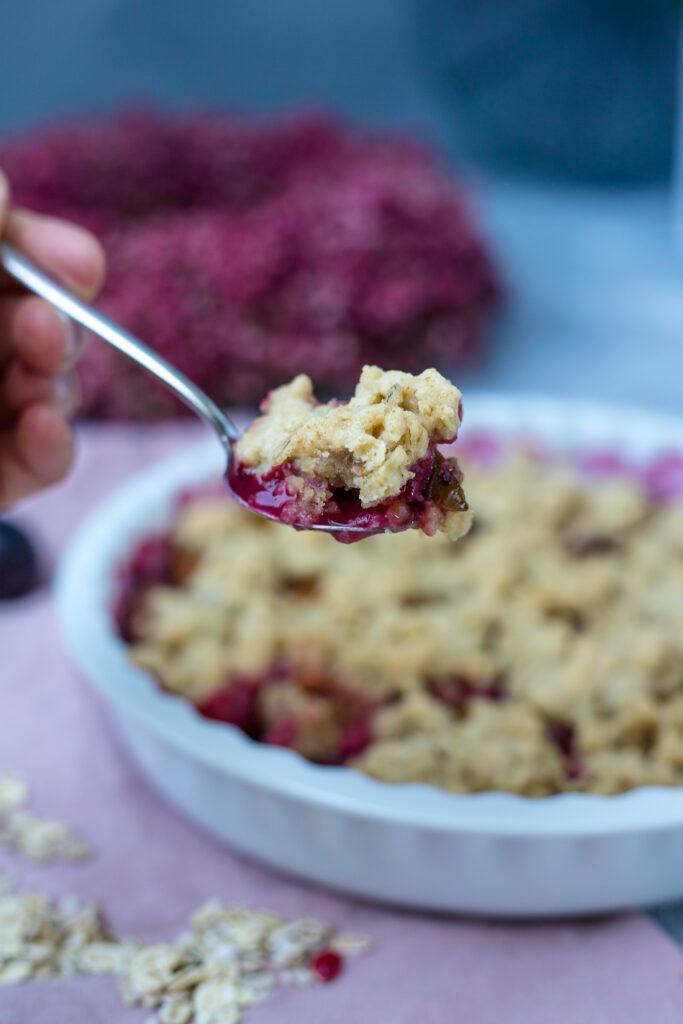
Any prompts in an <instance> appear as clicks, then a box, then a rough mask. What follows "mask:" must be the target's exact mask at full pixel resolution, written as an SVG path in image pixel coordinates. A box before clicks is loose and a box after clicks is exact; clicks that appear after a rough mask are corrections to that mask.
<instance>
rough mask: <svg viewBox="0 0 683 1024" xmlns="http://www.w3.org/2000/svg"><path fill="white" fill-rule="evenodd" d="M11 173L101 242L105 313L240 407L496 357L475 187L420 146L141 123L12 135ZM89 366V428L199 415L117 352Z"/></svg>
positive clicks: (27, 200)
mask: <svg viewBox="0 0 683 1024" xmlns="http://www.w3.org/2000/svg"><path fill="white" fill-rule="evenodd" d="M0 162H1V163H2V164H3V166H4V167H5V169H6V170H7V172H8V174H9V176H10V178H11V179H12V181H13V185H14V192H15V198H16V200H17V202H20V203H22V204H24V205H26V206H29V207H31V208H34V209H37V210H42V211H44V212H47V213H55V214H60V215H64V216H67V217H71V218H73V219H74V220H76V221H77V222H80V223H82V224H84V225H86V226H88V227H89V228H91V229H92V230H94V231H95V232H96V233H97V234H98V235H100V237H101V238H102V239H103V241H104V243H105V247H106V249H107V252H108V257H109V276H108V280H107V284H106V287H105V291H104V294H103V297H102V306H103V308H104V309H105V310H106V311H107V312H109V313H110V314H111V315H112V316H114V317H115V318H117V319H119V320H120V321H121V322H122V323H123V324H124V325H126V326H127V327H129V328H130V329H131V330H133V331H134V332H136V333H138V334H139V335H140V336H141V337H143V338H144V339H146V340H148V341H149V342H150V343H151V344H153V345H154V346H155V347H156V348H157V349H158V350H159V351H160V352H162V353H163V355H165V356H166V357H167V358H169V359H170V360H171V361H172V362H174V363H175V364H177V365H178V366H179V367H180V368H181V369H182V370H184V371H185V372H186V373H188V374H189V375H190V376H191V377H192V378H193V379H194V380H195V381H196V382H197V383H198V384H199V385H200V386H202V387H204V388H206V389H207V390H209V391H210V392H211V393H212V395H213V396H214V397H215V398H216V399H217V400H218V401H219V402H221V403H223V404H230V403H237V404H249V403H255V402H256V401H258V400H259V399H260V398H261V397H262V396H263V394H264V393H265V392H266V391H267V390H268V389H269V388H271V387H274V386H277V385H279V384H282V383H283V382H284V381H285V380H288V379H290V378H291V377H292V376H294V375H295V374H296V373H298V372H300V371H302V370H305V371H306V372H307V373H309V374H310V376H311V377H312V378H313V380H314V383H315V385H316V387H317V389H318V390H319V392H321V393H323V394H324V393H340V392H344V391H348V390H349V389H350V388H351V386H352V384H353V382H354V380H355V378H356V377H357V376H358V373H359V371H360V368H361V366H362V364H363V363H364V362H370V363H378V364H379V365H385V366H389V367H400V368H401V369H404V370H408V371H413V372H417V371H419V370H421V369H422V368H423V367H424V366H429V365H435V366H437V367H444V368H446V369H449V368H451V367H456V366H457V367H461V366H463V365H467V364H470V363H472V362H473V361H474V360H476V358H477V354H478V350H479V346H480V328H481V325H482V321H483V319H484V318H485V317H486V315H487V314H488V313H489V311H490V310H491V308H492V306H493V304H494V303H495V301H496V298H497V293H498V289H497V285H496V281H495V275H494V273H493V270H492V267H491V263H490V260H489V257H488V255H487V253H486V250H485V248H484V246H483V244H482V241H481V239H480V237H479V234H478V232H477V230H476V228H475V226H474V224H473V221H472V218H471V215H470V213H469V211H468V208H467V206H466V204H465V202H464V201H463V197H462V195H461V192H460V190H459V188H458V187H457V186H455V185H454V184H453V182H452V181H451V180H450V179H449V178H448V177H447V176H446V175H445V174H444V173H443V172H442V171H441V170H440V169H439V168H438V166H437V165H436V163H435V161H434V160H433V158H432V157H431V156H430V155H429V154H428V153H427V152H425V150H424V149H423V148H421V147H419V146H417V145H416V144H415V143H413V142H412V141H410V140H406V139H402V138H373V137H371V136H368V135H364V134H362V133H360V132H354V131H351V130H349V129H345V128H342V127H340V126H339V125H338V124H336V123H334V122H333V121H330V120H328V119H325V118H319V119H314V118H299V119H294V120H289V121H277V122H272V123H269V122H259V123H256V122H253V121H246V120H240V119H238V118H236V117H233V116H219V115H215V114H212V115H209V114H206V115H197V114H195V115H191V116H185V117H181V118H175V119H174V118H169V117H165V116H160V115H155V114H152V113H131V114H127V115H123V116H119V117H117V118H114V119H112V120H110V121H108V122H106V121H105V122H102V121H98V122H97V123H85V122H83V123H75V124H67V125H64V126H62V127H60V128H57V129H53V130H48V131H45V132H43V133H37V134H33V135H31V136H29V137H27V138H25V139H20V140H15V141H7V142H6V143H5V144H4V145H3V146H0ZM113 367H115V369H116V374H115V375H113V374H112V368H113ZM82 373H83V384H84V405H83V410H84V413H85V415H87V416H91V417H108V416H113V417H145V418H155V417H162V416H168V415H175V414H178V413H180V412H182V411H183V410H182V408H181V407H180V406H177V405H176V404H175V402H174V400H173V399H172V398H171V397H169V395H168V394H167V392H166V391H164V390H161V389H156V388H155V387H154V386H153V385H152V384H150V381H149V379H148V378H147V377H145V376H144V375H142V374H140V372H139V371H138V370H137V369H135V368H134V367H132V365H130V364H128V363H127V362H126V361H125V360H124V359H123V358H122V357H120V356H119V355H118V354H117V353H115V352H114V351H113V350H110V349H109V348H108V347H107V346H105V345H93V346H91V348H90V351H89V352H88V354H87V356H86V358H85V360H84V362H83V367H82ZM113 385H115V386H113Z"/></svg>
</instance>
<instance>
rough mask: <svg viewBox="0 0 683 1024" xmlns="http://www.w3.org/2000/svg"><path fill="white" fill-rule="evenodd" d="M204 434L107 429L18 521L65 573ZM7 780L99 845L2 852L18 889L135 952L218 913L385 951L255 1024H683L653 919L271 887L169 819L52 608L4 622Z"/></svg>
mask: <svg viewBox="0 0 683 1024" xmlns="http://www.w3.org/2000/svg"><path fill="white" fill-rule="evenodd" d="M197 436H200V435H198V433H197V432H196V431H195V430H193V429H191V428H189V427H188V426H187V425H185V424H180V425H175V426H173V427H171V428H157V429H151V428H147V429H144V428H98V429H94V430H90V431H89V432H88V433H87V435H86V436H85V437H84V438H82V443H81V453H80V457H79V462H78V466H77V470H76V473H75V474H74V475H73V476H72V478H71V479H70V481H69V483H68V484H67V485H64V486H62V487H60V488H58V489H57V490H55V491H53V492H51V493H49V494H46V495H44V496H42V497H41V498H39V499H36V500H34V501H33V502H32V503H30V504H29V505H27V506H25V508H24V509H22V510H21V512H22V514H21V517H20V518H21V519H22V520H23V521H24V522H25V523H31V524H33V526H34V527H35V531H36V533H37V534H38V535H39V537H40V539H41V541H42V543H43V546H44V549H45V551H46V553H49V554H51V555H52V556H53V557H54V556H56V555H57V554H58V552H59V550H60V548H61V546H62V545H63V543H64V540H65V538H66V537H67V536H68V535H69V534H70V532H71V531H72V530H73V529H74V528H75V527H76V526H77V524H78V522H79V520H80V519H81V517H82V516H83V515H84V514H85V512H86V511H87V510H88V508H89V507H90V506H91V505H92V504H93V502H94V501H95V500H99V499H100V498H101V497H103V496H104V495H105V494H106V493H108V492H109V491H111V490H112V488H114V487H115V486H116V484H117V483H118V482H119V481H120V480H121V479H123V478H124V477H126V476H127V475H128V474H129V473H130V472H131V471H133V470H135V469H137V468H138V467H140V466H142V465H143V464H144V463H145V462H146V461H148V460H150V459H151V458H153V457H156V456H157V455H159V454H160V453H162V452H166V451H169V450H172V449H173V447H174V446H176V445H178V444H180V443H183V442H184V441H186V440H188V439H189V438H190V437H192V438H195V437H197ZM0 687H1V689H2V704H1V708H2V711H1V712H0V716H1V717H0V767H2V766H11V767H15V768H20V769H22V770H24V771H26V773H27V774H28V776H29V777H30V779H31V782H32V784H33V787H34V801H33V806H34V808H35V810H36V811H38V812H42V813H45V814H49V815H54V816H58V817H62V818H64V819H65V820H67V821H69V822H70V823H72V824H73V825H75V826H77V827H78V828H79V829H80V830H81V831H82V832H83V833H84V834H85V835H86V836H87V837H88V838H89V839H90V840H91V842H92V843H93V844H94V846H95V848H96V850H97V855H96V857H95V858H94V859H93V860H92V861H90V862H87V863H83V864H78V865H73V864H72V865H44V866H38V865H27V864H26V863H24V862H21V861H19V860H18V859H16V858H14V857H12V856H11V855H10V854H8V853H7V852H2V851H0V866H5V867H9V868H10V870H12V871H13V873H14V874H15V876H16V877H17V879H18V881H19V882H20V884H21V887H26V886H34V887H37V888H40V889H42V890H44V891H47V892H49V893H52V894H55V895H57V894H61V893H64V892H67V891H68V892H76V893H78V894H79V895H81V896H82V897H84V898H89V899H97V900H99V901H100V902H101V903H102V905H103V906H104V908H105V911H106V913H107V917H108V919H109V920H110V922H111V924H112V926H113V927H114V929H115V930H116V931H117V932H118V933H119V934H121V935H130V936H139V937H143V938H151V939H160V940H163V939H166V938H169V939H170V938H171V937H172V936H173V935H175V934H176V933H177V932H178V931H180V930H181V929H182V928H183V926H184V923H185V921H186V918H187V915H188V914H189V913H190V912H191V911H192V910H193V908H195V907H196V906H197V905H198V904H199V903H201V902H202V901H203V900H205V899H207V898H210V897H218V898H220V899H223V900H225V901H228V902H233V901H234V902H245V903H248V904H250V905H253V906H261V907H267V908H271V909H274V910H276V911H278V912H281V913H282V914H284V915H299V914H313V915H319V916H321V917H324V918H325V919H327V920H330V921H332V922H334V923H335V924H336V925H337V926H338V927H340V928H343V929H347V930H353V931H361V932H364V933H367V934H369V935H370V936H372V937H373V939H374V940H375V942H376V947H375V949H374V951H373V952H372V953H371V954H370V955H368V956H365V957H362V958H358V959H354V960H352V961H350V962H349V965H348V969H347V970H346V971H345V973H344V974H343V975H342V976H341V977H340V978H339V980H338V981H336V982H334V983H332V984H330V985H321V986H318V987H316V988H314V989H312V990H311V989H289V990H283V991H282V992H280V993H278V994H277V996H276V997H275V998H274V999H273V1000H272V1001H271V1002H269V1003H268V1004H266V1005H264V1006H261V1007H257V1008H254V1009H253V1010H251V1011H249V1012H248V1013H247V1014H245V1021H246V1022H247V1024H249V1022H252V1024H295V1022H296V1024H383V1022H385V1021H386V1022H387V1024H388V1022H391V1024H451V1022H452V1024H456V1022H457V1024H460V1022H462V1024H615V1022H617V1021H618V1022H619V1024H645V1022H648V1024H649V1022H651V1021H653V1022H654V1021H656V1022H657V1024H674V1022H676V1024H680V1021H681V1020H683V980H682V978H681V969H682V968H683V958H682V956H681V953H680V952H679V950H678V948H677V947H676V946H675V945H674V944H673V943H672V942H671V941H670V940H669V939H667V938H666V937H665V935H664V934H663V933H661V932H660V931H659V930H658V929H657V928H656V926H655V925H653V924H652V923H650V922H649V921H648V920H647V919H645V918H643V917H640V916H635V915H632V916H621V917H614V918H610V919H603V920H600V921H594V922H585V923H577V924H554V925H536V924H526V925H514V924H500V925H499V924H490V923H488V924H487V923H477V922H472V921H464V920H457V919H452V918H451V919H445V918H441V919H439V918H436V917H429V916H423V915H419V914H409V913H402V912H396V911H391V910H388V909H385V908H381V907H374V906H369V905H367V904H364V903H362V902H360V901H353V900H349V899H345V898H340V897H337V896H335V895H334V894H331V893H325V892H322V891H320V890H316V889H313V888H309V887H307V886H306V885H304V884H302V883H300V882H294V881H291V880H290V879H287V878H284V877H282V876H279V875H277V874H276V873H273V872H272V871H269V870H265V869H263V868H261V867H259V866H258V865H255V864H253V863H250V862H248V861H246V860H244V859H243V858H241V857H238V856H236V855H234V854H232V853H231V852H230V851H228V850H227V849H225V848H223V847H221V846H219V845H218V844H217V843H216V842H214V841H213V840H212V839H210V838H208V837H207V836H205V835H204V834H202V833H201V832H199V831H197V830H196V828H195V827H193V826H191V825H190V824H188V823H186V822H185V821H184V820H183V819H181V818H180V817H179V816H178V815H177V814H176V813H174V812H173V811H171V810H170V809H169V808H167V807H166V806H165V805H164V804H163V803H162V802H161V801H160V800H159V799H158V798H157V797H156V796H155V795H154V794H153V793H152V792H150V790H149V789H148V788H147V787H146V786H145V784H144V783H143V782H142V781H141V780H140V778H139V777H138V776H137V774H136V773H135V771H134V770H133V769H132V768H131V767H130V766H129V764H128V762H127V760H126V757H125V755H124V753H123V752H122V750H121V749H120V747H119V745H118V743H117V740H116V737H115V735H114V734H113V732H112V730H111V729H110V727H109V723H108V720H107V715H106V711H105V710H104V709H103V708H101V707H100V706H99V704H97V702H96V700H95V698H94V697H92V696H91V695H90V693H89V692H88V690H87V689H86V687H85V686H84V685H83V684H82V682H81V681H79V679H78V676H77V673H76V671H75V670H74V668H73V667H72V666H71V664H70V662H69V658H68V656H67V654H66V653H65V651H64V648H63V646H62V644H61V642H60V638H59V633H58V629H57V625H56V622H55V615H54V609H53V606H52V602H51V600H50V597H49V594H48V593H47V592H42V593H41V594H38V595H36V596H34V597H32V598H30V599H28V600H26V601H24V602H19V603H17V604H15V605H10V606H8V607H6V608H2V606H0ZM147 1017H148V1014H147V1013H146V1012H145V1011H141V1010H131V1009H126V1008H124V1007H123V1006H122V1004H121V1003H120V1001H119V999H118V996H117V995H116V992H115V988H114V984H113V982H112V981H111V980H110V979H107V978H102V979H100V978H76V979H74V980H72V981H69V982H59V983H47V982H40V983H38V982H35V983H30V984H28V985H25V986H21V987H16V988H0V1024H24V1022H26V1024H105V1022H106V1024H127V1022H130V1024H135V1022H143V1021H145V1020H146V1019H147Z"/></svg>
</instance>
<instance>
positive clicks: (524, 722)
mask: <svg viewBox="0 0 683 1024" xmlns="http://www.w3.org/2000/svg"><path fill="white" fill-rule="evenodd" d="M378 372H379V371H378ZM373 374H374V371H373ZM373 379H376V378H375V377H374V376H373ZM418 379H419V378H418ZM295 383H296V382H295ZM293 386H294V385H290V388H291V387H293ZM372 386H373V385H372V383H371V382H370V383H368V384H367V387H368V388H369V389H370V390H369V392H368V393H371V392H372ZM297 387H300V388H301V389H302V392H303V394H304V395H306V394H308V393H309V388H308V386H307V385H305V382H304V384H299V385H297ZM302 401H304V403H306V402H307V400H306V398H305V397H304V398H303V399H302ZM370 408H371V406H370ZM324 420H325V415H323V416H322V417H321V422H324ZM313 422H315V420H314V421H313ZM263 429H264V430H265V429H266V428H265V427H264V428H263ZM439 429H440V428H439ZM264 450H265V449H264ZM287 457H289V456H287ZM411 457H412V456H411ZM466 469H467V481H468V496H469V498H470V503H471V506H472V508H473V509H474V513H475V529H474V530H473V531H472V532H471V533H470V535H469V536H468V537H467V538H466V539H465V540H463V541H461V542H460V543H459V544H456V545H453V544H450V543H449V542H448V541H447V539H446V538H445V537H444V536H438V537H436V538H434V539H431V540H428V539H427V538H425V537H424V536H422V535H421V534H419V533H417V532H415V531H408V532H406V533H403V534H402V535H401V536H397V537H385V536H377V537H373V538H370V539H369V540H367V541H366V542H365V543H364V544H361V545H358V546H355V547H350V548H349V547H340V546H338V545H336V544H334V543H332V541H331V539H330V538H329V537H328V536H326V535H319V534H313V533H296V532H294V531H282V530H281V529H279V528H278V527H277V526H275V525H273V524H270V523H268V522H266V521H264V520H263V519H260V518H258V517H255V516H253V515H252V514H250V513H248V512H245V511H244V510H242V509H240V508H239V507H237V506H235V505H234V504H233V503H231V502H230V501H227V500H224V499H220V498H208V497H204V498H197V499H196V500H195V501H194V502H191V503H190V504H188V505H186V506H184V507H182V508H180V509H179V511H178V513H177V515H176V518H175V521H174V522H173V524H172V528H171V535H170V549H171V550H172V551H173V552H174V553H175V555H176V556H177V554H178V552H180V553H182V555H183V558H184V564H185V566H186V569H185V571H184V572H183V573H182V574H181V577H179V578H177V579H175V580H171V581H170V582H166V583H151V584H150V583H148V585H147V586H146V588H145V589H144V590H141V591H140V592H139V593H138V595H137V598H136V599H135V601H134V602H133V604H132V605H131V606H130V610H129V615H128V620H127V621H128V632H129V639H130V642H131V654H132V657H133V658H134V660H135V661H136V662H137V663H138V664H139V665H141V666H144V667H146V668H148V669H150V670H151V671H153V672H154V673H155V674H156V676H157V678H159V679H160V680H161V681H162V682H163V685H164V686H165V687H167V688H168V689H169V690H171V691H174V692H176V693H179V694H182V695H184V696H185V697H187V698H188V699H189V700H191V701H193V702H195V703H197V704H198V705H199V706H200V709H201V710H202V711H203V713H205V714H208V715H210V716H211V717H217V718H224V719H225V720H227V721H233V722H236V724H240V725H242V727H243V728H245V731H247V732H248V733H249V734H250V735H252V736H253V737H254V738H255V739H261V740H264V741H265V742H279V743H281V744H283V745H288V746H291V747H293V748H294V749H297V750H299V751H300V752H302V753H303V754H305V755H306V756H309V757H312V758H313V759H314V760H318V761H323V762H326V763H345V764H349V765H352V766H353V767H355V768H357V769H359V770H360V771H363V772H366V773H368V774H370V775H372V776H374V777H375V778H378V779H383V780H386V781H392V782H405V781H420V782H426V783H430V784H432V785H435V786H439V787H442V788H444V789H446V790H450V791H453V792H460V793H468V792H477V791H481V790H489V789H498V790H508V791H510V792H514V793H519V794H523V795H527V796H544V795H548V794H552V793H557V792H560V791H563V790H574V789H579V790H587V791H591V792H595V793H603V794H612V793H617V792H621V791H623V790H625V789H629V788H631V787H634V786H640V785H649V784H663V785H680V784H683V504H681V503H673V504H657V505H655V504H652V503H651V502H650V501H649V500H648V498H647V496H646V494H645V491H644V490H642V489H641V488H640V487H639V486H638V485H637V484H636V483H633V482H631V481H629V480H626V479H625V478H614V479H611V480H606V481H603V482H597V483H590V484H588V483H587V482H586V481H584V480H582V479H581V478H580V477H579V475H578V473H576V472H575V471H573V470H572V469H571V468H570V467H569V466H564V465H560V464H550V463H548V462H542V461H537V460H534V459H532V458H528V457H524V456H514V457H510V458H507V459H506V460H503V461H502V463H501V464H500V465H499V466H498V467H497V468H495V469H488V470H486V469H483V468H481V467H477V466H476V465H474V464H470V465H467V466H466ZM181 561H182V560H181ZM274 666H275V667H276V669H275V670H274V669H273V667H274ZM240 687H242V690H240ZM226 694H228V695H230V694H232V696H233V697H235V698H236V696H238V695H240V694H241V699H242V701H243V703H244V699H246V697H249V696H250V695H251V697H253V706H252V705H249V711H248V715H247V716H246V717H245V718H244V719H243V720H241V719H239V717H238V718H235V717H234V714H235V712H234V709H233V708H232V706H229V699H228V698H226ZM216 695H218V696H216ZM245 695H246V697H245ZM250 699H251V698H250ZM226 700H228V704H226V703H225V701H226ZM221 701H223V703H221ZM226 708H227V710H226ZM335 758H336V760H335Z"/></svg>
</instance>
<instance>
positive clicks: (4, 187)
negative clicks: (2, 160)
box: [0, 169, 9, 235]
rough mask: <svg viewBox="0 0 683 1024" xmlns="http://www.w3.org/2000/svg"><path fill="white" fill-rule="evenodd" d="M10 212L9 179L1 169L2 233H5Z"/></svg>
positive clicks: (0, 231) (0, 203)
mask: <svg viewBox="0 0 683 1024" xmlns="http://www.w3.org/2000/svg"><path fill="white" fill-rule="evenodd" d="M8 214H9V181H8V180H7V175H6V174H5V173H4V172H3V171H2V169H0V235H2V234H4V231H5V225H6V223H7V215H8Z"/></svg>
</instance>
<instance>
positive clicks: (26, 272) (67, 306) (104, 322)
mask: <svg viewBox="0 0 683 1024" xmlns="http://www.w3.org/2000/svg"><path fill="white" fill-rule="evenodd" d="M0 263H1V264H2V266H3V267H4V268H5V270H6V271H7V273H8V274H10V275H11V276H12V277H14V278H16V280H17V281H20V282H21V284H23V285H25V286H26V288H28V289H29V291H32V292H35V294H36V295H40V296H41V298H43V299H47V301H48V302H49V303H50V304H51V305H53V306H55V307H56V308H57V309H60V310H61V311H62V313H66V315H67V316H70V317H71V318H72V319H73V320H76V321H78V323H80V324H83V326H84V327H87V328H88V330H90V331H92V332H93V333H94V334H97V335H99V337H100V338H103V339H104V340H105V341H108V342H109V344H110V345H113V346H114V348H117V349H118V350H119V351H120V352H123V353H124V354H125V355H127V356H129V358H130V359H133V360H135V362H136V363H139V364H140V366H142V367H144V368H145V370H148V371H149V373H152V374H154V376H155V377H158V378H159V380H161V381H163V382H164V384H166V385H167V386H168V387H169V388H170V389H171V390H172V391H174V392H175V393H176V395H177V396H178V397H179V398H180V399H182V401H183V402H184V403H185V405H188V406H189V407H190V408H191V409H192V410H193V412H196V413H197V415H198V416H200V417H201V418H202V419H203V420H204V421H205V422H206V423H207V424H208V425H209V426H210V427H212V428H213V429H214V430H215V431H216V433H217V434H218V435H219V437H220V439H221V441H222V442H223V445H224V447H225V448H226V449H227V450H228V451H229V450H230V442H231V441H235V440H236V439H237V438H238V437H239V436H240V432H239V430H238V429H237V427H236V426H235V424H234V423H233V422H232V420H231V419H230V417H229V416H226V415H225V413H224V412H223V411H222V410H221V409H220V408H219V406H217V405H216V403H215V402H214V401H213V400H212V399H211V398H209V396H208V395H206V394H205V393H204V392H203V391H202V390H201V388H198V387H197V385H196V384H193V383H192V381H191V380H189V379H188V378H187V377H186V376H185V374H184V373H181V372H180V371H179V370H176V369H175V367H173V366H171V364H170V363H168V362H167V361H166V360H165V359H164V358H163V357H162V356H160V355H157V353H156V352H154V351H153V350H152V349H151V348H148V347H147V345H145V344H144V343H143V342H142V341H140V340H139V339H138V338H136V337H135V335H133V334H131V333H130V332H129V331H126V330H125V329H124V328H123V327H119V325H118V324H116V323H114V321H113V320H110V319H109V317H107V316H104V314H102V313H100V312H98V310H96V309H95V308H94V307H93V306H88V305H87V304H86V303H85V302H81V301H80V300H79V299H77V298H76V297H75V295H72V294H71V292H69V291H67V290H66V289H65V288H62V287H61V285H58V284H57V283H56V281H54V280H53V279H52V278H51V277H49V276H48V275H47V274H45V273H44V272H43V271H42V270H40V268H39V267H37V266H36V264H35V263H33V261H32V260H30V259H28V258H27V257H26V256H24V255H23V253H20V252H19V251H18V250H17V249H15V248H14V246H12V245H9V244H8V243H7V242H0Z"/></svg>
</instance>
